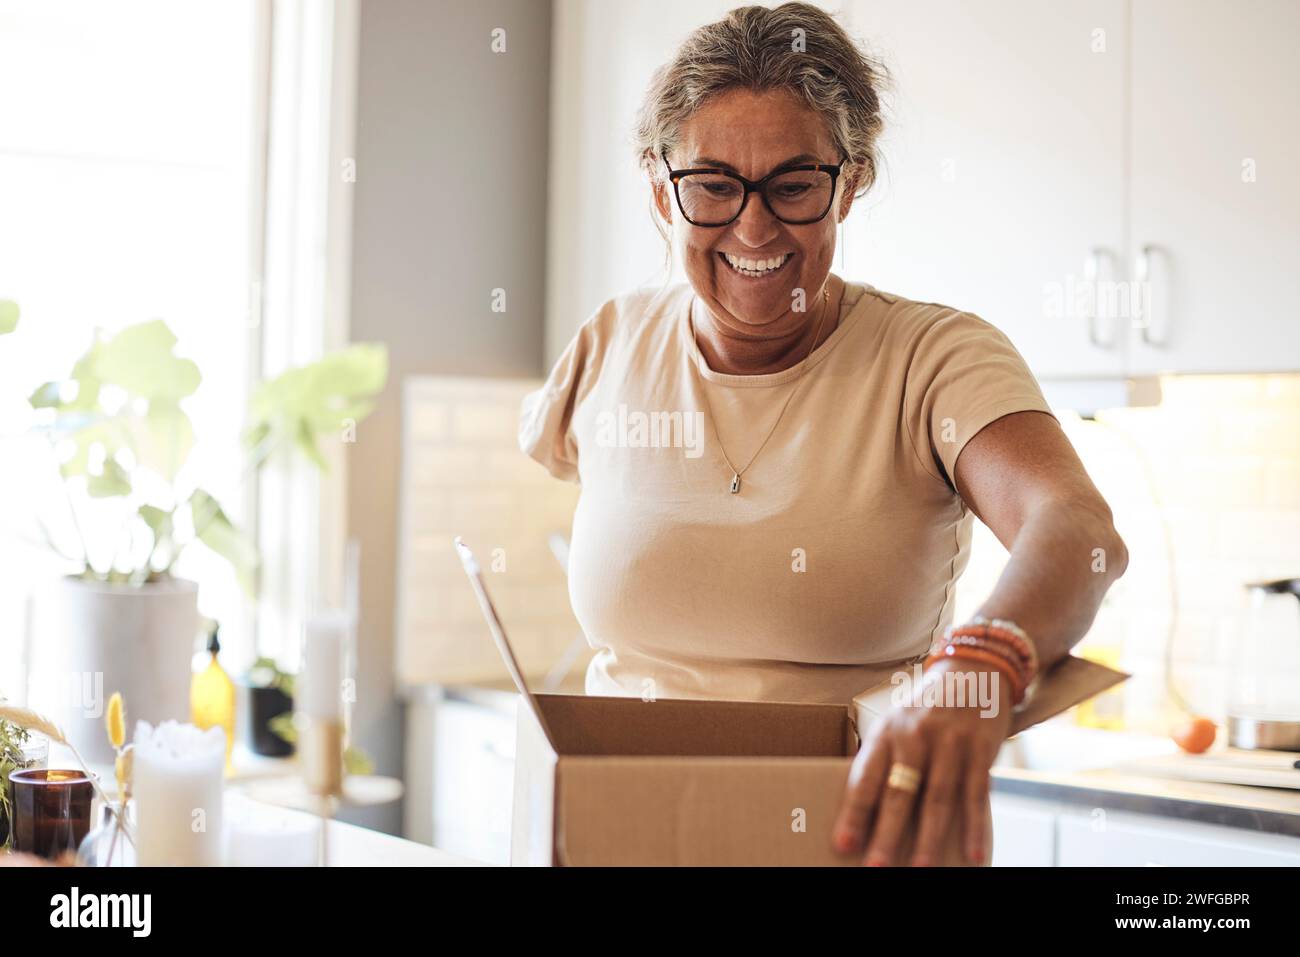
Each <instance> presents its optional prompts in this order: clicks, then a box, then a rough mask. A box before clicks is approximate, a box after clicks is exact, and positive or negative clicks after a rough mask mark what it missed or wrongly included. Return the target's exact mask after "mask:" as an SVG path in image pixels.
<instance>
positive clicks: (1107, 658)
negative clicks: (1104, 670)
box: [1074, 643, 1125, 731]
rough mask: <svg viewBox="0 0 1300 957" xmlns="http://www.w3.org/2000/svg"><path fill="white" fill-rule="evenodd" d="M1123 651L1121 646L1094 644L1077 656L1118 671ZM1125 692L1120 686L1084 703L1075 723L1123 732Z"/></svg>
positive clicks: (1080, 706)
mask: <svg viewBox="0 0 1300 957" xmlns="http://www.w3.org/2000/svg"><path fill="white" fill-rule="evenodd" d="M1121 651H1122V649H1121V648H1120V647H1119V645H1111V644H1100V643H1094V644H1092V645H1088V646H1085V647H1081V648H1079V649H1078V651H1077V654H1078V655H1079V656H1080V657H1081V658H1086V659H1087V660H1088V661H1095V662H1097V664H1099V665H1106V666H1107V667H1109V668H1116V669H1118V668H1119V665H1120V657H1121ZM1124 692H1125V688H1124V685H1123V684H1119V685H1117V686H1116V687H1114V688H1109V689H1107V690H1106V691H1103V692H1102V693H1101V694H1099V695H1097V696H1095V697H1092V698H1089V699H1088V700H1087V701H1084V702H1083V703H1082V704H1080V705H1079V707H1078V708H1077V709H1075V714H1074V723H1075V724H1077V725H1080V726H1081V727H1085V728H1100V729H1102V730H1103V731H1123V730H1124V723H1125V722H1124Z"/></svg>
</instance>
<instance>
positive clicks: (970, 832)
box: [962, 757, 993, 864]
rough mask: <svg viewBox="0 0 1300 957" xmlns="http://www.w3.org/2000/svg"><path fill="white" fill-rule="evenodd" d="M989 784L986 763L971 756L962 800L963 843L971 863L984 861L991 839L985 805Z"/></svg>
mask: <svg viewBox="0 0 1300 957" xmlns="http://www.w3.org/2000/svg"><path fill="white" fill-rule="evenodd" d="M989 785H990V781H989V767H988V764H987V763H985V762H983V761H978V760H975V759H974V758H973V757H972V759H971V760H970V761H969V762H968V767H967V769H966V780H965V783H964V789H965V796H964V798H963V801H962V804H963V814H962V820H963V823H964V826H963V828H962V834H963V843H964V845H965V849H966V860H967V861H969V862H970V863H972V864H982V863H983V862H984V856H985V854H986V853H987V849H988V847H989V845H990V843H992V841H993V835H992V834H991V833H990V832H989V820H988V811H987V807H986V805H987V804H988V800H989Z"/></svg>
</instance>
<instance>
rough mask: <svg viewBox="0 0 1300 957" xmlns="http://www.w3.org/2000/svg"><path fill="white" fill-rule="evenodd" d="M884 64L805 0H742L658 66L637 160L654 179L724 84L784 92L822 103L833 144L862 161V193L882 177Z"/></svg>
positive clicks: (640, 124) (819, 108) (639, 131)
mask: <svg viewBox="0 0 1300 957" xmlns="http://www.w3.org/2000/svg"><path fill="white" fill-rule="evenodd" d="M886 77H887V74H886V71H885V69H884V67H883V66H882V65H881V64H880V63H879V62H877V61H876V60H874V59H872V58H870V57H869V56H867V55H866V54H865V53H863V52H862V51H861V50H860V49H859V48H858V46H857V44H856V43H855V42H854V41H853V39H852V38H851V37H850V36H849V35H848V33H846V32H845V31H844V28H843V27H841V26H840V25H839V24H838V23H836V22H835V20H834V19H833V18H832V17H831V16H830V14H828V13H826V12H825V11H823V10H819V9H818V8H817V7H814V6H812V5H810V4H807V3H783V4H781V6H779V7H775V8H772V9H769V8H767V7H738V8H737V9H735V10H732V11H731V12H730V13H728V14H727V15H726V16H725V17H723V18H722V19H721V20H718V21H717V22H716V23H710V24H707V25H706V26H702V27H700V28H699V29H698V30H696V31H695V32H694V33H692V34H691V35H690V36H689V37H687V38H686V41H685V42H684V43H683V44H682V45H681V46H680V47H679V48H678V50H677V53H676V55H675V56H674V57H673V58H672V60H671V61H669V62H668V63H666V64H665V65H664V66H662V67H660V68H659V69H658V70H657V71H656V72H655V75H654V79H653V80H652V81H651V83H650V88H649V90H647V92H646V97H645V101H644V103H643V104H642V106H641V110H640V114H639V116H638V118H637V126H636V134H635V144H636V151H637V159H638V161H639V163H640V164H641V166H642V168H643V169H645V171H646V172H647V173H648V174H649V175H650V177H651V179H652V180H658V179H659V178H660V174H661V171H662V170H663V166H662V163H661V162H660V160H661V158H662V156H663V154H664V153H665V152H671V151H672V150H673V149H674V148H675V147H676V146H677V142H678V137H679V133H680V128H681V124H682V123H683V122H684V121H685V120H687V119H688V118H689V117H690V116H691V114H693V113H694V112H695V111H696V110H697V109H699V108H700V106H702V105H703V104H704V102H705V101H706V100H708V99H710V98H711V97H714V96H717V95H718V94H719V93H722V92H723V91H725V90H730V89H736V88H739V89H748V90H786V91H788V92H790V93H793V94H794V95H795V96H797V97H799V98H800V99H801V100H803V102H805V103H807V104H808V106H809V107H811V108H812V109H813V110H815V111H816V112H817V113H818V114H819V115H820V116H821V117H822V119H823V121H824V122H825V124H826V129H827V131H828V132H829V133H830V135H831V137H832V139H833V140H834V141H835V145H836V146H837V147H838V148H839V149H840V151H841V152H842V153H843V155H844V156H845V157H847V159H848V161H849V162H850V163H853V164H854V165H855V166H857V167H858V168H859V170H858V173H857V176H856V179H855V187H856V190H857V195H859V196H861V195H862V194H864V193H866V191H867V190H868V189H870V188H871V185H872V184H873V183H874V182H875V180H876V169H877V147H876V141H877V139H878V138H879V136H880V132H881V129H882V126H883V122H882V118H881V107H880V95H879V93H880V89H881V88H882V87H883V86H884V85H885V83H886Z"/></svg>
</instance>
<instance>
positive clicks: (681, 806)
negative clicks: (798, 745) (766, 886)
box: [555, 757, 857, 867]
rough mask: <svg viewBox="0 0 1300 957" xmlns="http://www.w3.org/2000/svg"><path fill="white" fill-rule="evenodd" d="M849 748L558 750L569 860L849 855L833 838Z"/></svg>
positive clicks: (733, 861)
mask: <svg viewBox="0 0 1300 957" xmlns="http://www.w3.org/2000/svg"><path fill="white" fill-rule="evenodd" d="M851 763H852V760H851V759H850V758H846V757H845V758H649V757H642V758H625V757H599V758H598V757H561V758H560V760H559V763H558V766H557V774H558V791H557V795H556V807H555V818H556V830H557V836H556V841H557V846H556V859H557V862H558V863H561V864H567V865H570V866H591V865H596V866H615V867H620V866H639V867H668V866H686V865H690V866H710V865H712V866H730V865H738V866H750V867H755V866H759V867H761V866H780V865H823V866H824V865H849V864H855V863H857V859H856V858H854V857H843V856H841V855H838V854H836V853H835V851H834V850H833V849H832V847H831V827H832V826H833V825H834V823H835V815H836V813H837V812H838V810H839V803H840V800H841V798H842V797H843V795H844V784H845V781H846V780H847V779H848V773H849V765H850V764H851Z"/></svg>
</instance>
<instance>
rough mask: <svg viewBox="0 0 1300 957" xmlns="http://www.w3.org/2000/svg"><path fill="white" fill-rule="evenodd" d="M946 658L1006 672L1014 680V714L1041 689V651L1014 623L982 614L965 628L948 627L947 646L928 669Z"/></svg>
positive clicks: (932, 659)
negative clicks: (978, 662) (1039, 654)
mask: <svg viewBox="0 0 1300 957" xmlns="http://www.w3.org/2000/svg"><path fill="white" fill-rule="evenodd" d="M945 657H960V658H970V659H972V660H979V661H982V662H984V663H985V664H990V665H993V666H995V667H999V668H1000V669H1001V670H1004V671H1005V672H1006V673H1007V676H1008V678H1010V679H1011V686H1012V699H1013V705H1012V710H1013V711H1015V712H1019V711H1023V710H1024V709H1025V708H1026V707H1027V706H1028V704H1029V702H1030V700H1032V698H1033V697H1034V694H1035V693H1036V692H1037V690H1038V683H1039V682H1038V678H1039V675H1038V650H1037V648H1036V647H1035V646H1034V643H1033V642H1032V641H1030V640H1029V636H1028V635H1027V634H1025V631H1024V629H1022V628H1021V627H1020V626H1019V625H1017V624H1016V623H1015V622H1013V621H1008V620H1007V619H1002V618H995V619H992V620H990V619H988V618H985V617H983V616H982V615H981V616H977V617H975V618H973V619H972V620H971V621H969V622H968V623H966V624H964V625H960V626H954V625H949V626H948V628H946V629H945V630H944V644H943V645H941V646H940V647H939V648H938V649H937V650H936V651H935V652H934V653H933V654H932V655H930V656H929V657H928V658H927V659H926V662H925V667H927V668H928V667H929V666H930V665H931V664H933V663H934V662H935V661H939V660H942V659H943V658H945Z"/></svg>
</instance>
